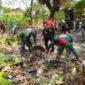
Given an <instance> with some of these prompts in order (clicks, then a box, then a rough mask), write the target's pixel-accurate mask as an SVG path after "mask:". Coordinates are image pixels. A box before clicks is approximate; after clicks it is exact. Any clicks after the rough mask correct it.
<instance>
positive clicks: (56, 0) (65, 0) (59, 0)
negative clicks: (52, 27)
mask: <svg viewBox="0 0 85 85" xmlns="http://www.w3.org/2000/svg"><path fill="white" fill-rule="evenodd" d="M38 2H39V3H41V4H43V5H46V6H47V7H48V9H49V10H50V16H49V18H52V19H53V18H54V15H55V12H56V11H59V10H60V8H61V7H62V8H63V7H66V6H70V5H68V4H72V3H70V2H73V0H38Z"/></svg>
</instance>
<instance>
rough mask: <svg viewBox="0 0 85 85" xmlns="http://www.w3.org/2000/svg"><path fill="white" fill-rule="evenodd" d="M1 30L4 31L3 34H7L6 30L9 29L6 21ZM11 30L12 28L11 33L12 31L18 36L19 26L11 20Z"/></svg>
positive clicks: (1, 25) (3, 22)
mask: <svg viewBox="0 0 85 85" xmlns="http://www.w3.org/2000/svg"><path fill="white" fill-rule="evenodd" d="M0 28H1V30H2V34H4V33H5V32H6V30H7V28H8V26H7V24H6V22H5V21H2V22H1V24H0ZM9 28H11V31H12V33H13V35H16V30H17V25H16V24H14V23H13V21H12V20H10V22H9ZM9 30H10V29H9Z"/></svg>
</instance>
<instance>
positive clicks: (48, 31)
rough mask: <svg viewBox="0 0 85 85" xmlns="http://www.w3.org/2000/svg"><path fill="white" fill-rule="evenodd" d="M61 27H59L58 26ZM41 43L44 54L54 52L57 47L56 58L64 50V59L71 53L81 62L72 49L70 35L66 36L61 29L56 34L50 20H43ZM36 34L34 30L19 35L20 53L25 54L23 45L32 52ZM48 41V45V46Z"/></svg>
mask: <svg viewBox="0 0 85 85" xmlns="http://www.w3.org/2000/svg"><path fill="white" fill-rule="evenodd" d="M60 26H61V25H60ZM43 27H44V29H43V31H42V35H43V41H44V45H45V50H46V54H47V55H48V52H53V51H54V45H56V46H58V49H57V51H58V52H57V56H56V58H57V57H58V56H59V57H60V56H61V55H62V53H63V50H64V49H66V51H67V54H66V57H69V54H70V53H71V52H72V53H73V54H74V56H75V59H76V60H78V61H79V62H81V58H80V56H79V55H78V53H77V52H76V50H75V49H74V48H73V38H72V36H71V35H69V34H66V32H65V31H63V30H62V29H61V30H60V31H58V32H57V30H56V28H55V26H54V22H53V21H52V20H45V21H44V22H43ZM36 37H37V32H36V30H35V29H29V28H28V29H25V30H23V31H22V32H21V33H20V41H21V53H22V54H23V53H24V52H25V45H27V47H28V48H29V51H32V45H33V43H36ZM49 41H50V44H49ZM50 49H51V50H50Z"/></svg>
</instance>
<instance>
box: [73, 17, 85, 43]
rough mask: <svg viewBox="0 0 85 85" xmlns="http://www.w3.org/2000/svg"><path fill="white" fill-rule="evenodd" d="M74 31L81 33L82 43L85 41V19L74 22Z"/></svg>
mask: <svg viewBox="0 0 85 85" xmlns="http://www.w3.org/2000/svg"><path fill="white" fill-rule="evenodd" d="M73 27H74V31H76V32H79V31H80V32H81V35H82V39H83V40H82V41H85V18H77V19H76V20H74V22H73Z"/></svg>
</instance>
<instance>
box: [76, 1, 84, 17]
mask: <svg viewBox="0 0 85 85" xmlns="http://www.w3.org/2000/svg"><path fill="white" fill-rule="evenodd" d="M84 9H85V0H81V1H79V2H77V3H76V5H75V11H76V14H77V15H78V16H79V17H81V16H82V13H83V12H84Z"/></svg>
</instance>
